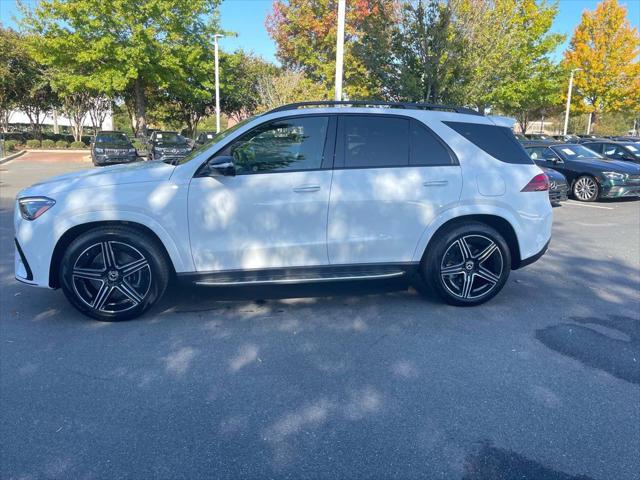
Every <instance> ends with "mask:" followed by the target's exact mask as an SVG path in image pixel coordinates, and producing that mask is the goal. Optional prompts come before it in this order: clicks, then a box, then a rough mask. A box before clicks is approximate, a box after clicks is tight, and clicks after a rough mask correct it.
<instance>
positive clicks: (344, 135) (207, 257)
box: [15, 102, 552, 320]
mask: <svg viewBox="0 0 640 480" xmlns="http://www.w3.org/2000/svg"><path fill="white" fill-rule="evenodd" d="M547 189H548V180H547V178H546V176H545V175H544V174H543V173H542V171H541V170H540V169H539V168H538V167H537V166H536V165H535V164H534V163H533V161H532V160H531V159H530V158H529V156H528V155H527V154H526V153H525V151H524V150H523V149H522V147H521V146H520V144H519V143H518V142H517V140H516V139H515V137H514V135H513V134H512V133H511V131H510V130H509V129H508V128H506V127H503V126H500V125H499V124H497V123H495V122H494V121H493V120H492V119H491V118H490V117H486V116H483V115H480V114H478V113H476V112H474V111H472V110H467V109H464V108H456V107H445V106H438V105H427V104H399V103H385V104H382V103H375V102H348V103H347V102H314V103H310V102H308V103H301V104H292V105H286V106H284V107H280V108H277V109H275V110H272V111H270V112H268V113H266V114H264V115H261V116H258V117H255V118H252V119H249V120H247V121H244V122H242V123H240V124H238V125H236V126H234V127H232V128H230V129H228V130H226V131H225V132H223V133H221V134H220V135H218V136H217V137H215V138H214V140H213V141H212V142H211V143H209V144H206V145H204V146H203V147H201V148H200V149H199V150H196V151H194V152H192V153H191V154H190V155H189V156H187V157H185V158H183V159H180V160H177V161H175V160H174V161H173V163H165V162H162V161H153V162H143V163H138V164H129V165H116V166H112V167H107V168H101V169H99V170H97V169H96V170H88V171H84V172H78V173H73V174H69V175H63V176H60V177H56V178H52V179H50V180H48V181H46V182H43V183H39V184H36V185H33V186H31V187H29V188H27V189H25V190H23V191H22V192H20V194H19V196H18V199H17V205H16V211H15V229H16V242H15V245H16V254H15V272H16V278H17V279H18V280H20V281H21V282H24V283H28V284H30V285H37V286H41V287H49V288H58V287H62V290H63V291H64V293H65V295H66V296H67V298H68V299H69V301H70V302H71V303H72V304H73V305H74V306H75V307H76V308H78V309H79V310H80V311H81V312H83V313H85V314H87V315H90V316H92V317H94V318H97V319H100V320H124V319H128V318H132V317H135V316H138V315H140V314H141V313H143V312H144V311H145V310H147V309H148V308H149V307H150V306H151V305H152V304H153V303H154V302H156V301H157V300H158V299H159V298H160V297H161V296H162V294H163V292H164V290H165V288H166V286H167V284H168V282H169V280H170V278H171V277H173V276H174V275H175V276H177V277H178V278H179V279H182V280H187V281H190V282H193V283H196V284H198V285H260V284H268V283H284V284H290V283H303V282H304V283H306V282H325V281H340V280H364V279H377V278H392V277H402V276H405V277H409V276H410V275H413V274H416V273H418V274H419V275H420V276H421V277H422V278H423V279H424V280H425V281H426V283H427V284H428V285H429V286H430V287H431V288H432V289H434V290H435V291H436V292H437V293H438V294H439V295H440V296H441V297H442V298H443V299H444V300H445V301H446V302H448V303H451V304H454V305H477V304H480V303H482V302H485V301H487V300H488V299H490V298H492V297H493V296H494V295H495V294H496V293H498V291H500V289H501V288H502V287H503V285H504V284H505V282H506V280H507V277H508V276H509V272H510V270H512V269H516V268H520V267H522V266H524V265H526V264H529V263H531V262H533V261H535V260H537V259H538V258H539V257H540V256H542V254H543V253H544V252H545V250H546V248H547V245H548V243H549V240H550V236H551V223H552V213H551V206H550V204H549V197H548V195H547Z"/></svg>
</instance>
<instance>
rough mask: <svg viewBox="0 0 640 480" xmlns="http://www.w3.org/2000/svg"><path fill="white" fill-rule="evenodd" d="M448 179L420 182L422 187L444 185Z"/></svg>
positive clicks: (447, 182)
mask: <svg viewBox="0 0 640 480" xmlns="http://www.w3.org/2000/svg"><path fill="white" fill-rule="evenodd" d="M448 184H449V181H448V180H433V181H431V182H424V183H423V184H422V186H424V187H444V186H445V185H448Z"/></svg>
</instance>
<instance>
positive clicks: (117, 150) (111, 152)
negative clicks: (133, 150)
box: [104, 148, 129, 155]
mask: <svg viewBox="0 0 640 480" xmlns="http://www.w3.org/2000/svg"><path fill="white" fill-rule="evenodd" d="M104 153H107V154H109V155H126V154H127V153H129V151H128V150H127V149H122V148H106V149H105V150H104Z"/></svg>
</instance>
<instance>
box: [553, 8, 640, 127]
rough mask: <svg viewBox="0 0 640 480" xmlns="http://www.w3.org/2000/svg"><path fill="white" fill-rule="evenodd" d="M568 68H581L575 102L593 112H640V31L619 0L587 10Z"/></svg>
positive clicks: (595, 115) (570, 50) (571, 47)
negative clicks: (630, 19) (629, 110)
mask: <svg viewBox="0 0 640 480" xmlns="http://www.w3.org/2000/svg"><path fill="white" fill-rule="evenodd" d="M565 63H566V65H567V68H580V69H582V70H581V71H579V72H577V73H576V77H575V83H574V94H575V97H574V100H573V101H572V105H573V106H574V108H575V109H576V110H578V111H584V110H586V111H587V112H589V113H591V114H592V123H593V124H595V123H596V121H597V118H598V116H599V115H600V114H601V113H602V112H606V111H616V110H620V109H623V108H627V109H631V110H633V111H635V112H640V100H639V99H640V34H639V33H638V29H636V28H632V27H631V25H630V24H629V20H628V19H627V10H626V8H625V7H623V6H621V5H619V4H618V2H617V0H603V1H602V2H600V3H599V4H598V6H597V7H596V9H595V11H593V12H590V11H585V12H584V13H583V14H582V20H581V22H580V24H579V25H578V26H577V27H576V29H575V31H574V33H573V37H572V39H571V43H570V45H569V48H568V49H567V51H566V52H565Z"/></svg>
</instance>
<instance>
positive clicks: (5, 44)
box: [0, 28, 27, 132]
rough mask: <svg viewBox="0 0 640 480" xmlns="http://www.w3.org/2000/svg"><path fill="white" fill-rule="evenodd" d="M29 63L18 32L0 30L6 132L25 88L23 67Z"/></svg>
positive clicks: (0, 114) (0, 108) (1, 115)
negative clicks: (22, 76)
mask: <svg viewBox="0 0 640 480" xmlns="http://www.w3.org/2000/svg"><path fill="white" fill-rule="evenodd" d="M26 61H27V57H26V55H25V52H24V49H23V48H21V46H20V37H19V35H18V33H17V32H15V31H13V30H10V29H5V28H0V128H1V129H2V131H3V132H6V131H7V130H8V127H9V115H10V114H11V111H12V110H13V108H14V107H15V106H16V104H17V101H18V98H19V97H20V95H21V91H22V87H23V86H24V85H23V84H22V82H20V79H21V75H22V73H21V71H22V65H23V64H24V63H25V62H26Z"/></svg>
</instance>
